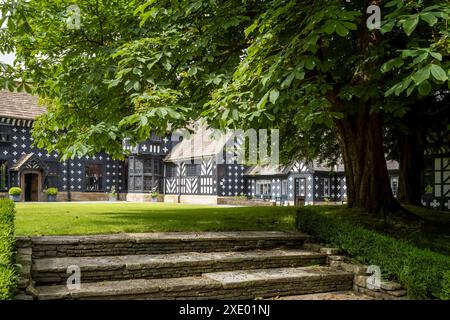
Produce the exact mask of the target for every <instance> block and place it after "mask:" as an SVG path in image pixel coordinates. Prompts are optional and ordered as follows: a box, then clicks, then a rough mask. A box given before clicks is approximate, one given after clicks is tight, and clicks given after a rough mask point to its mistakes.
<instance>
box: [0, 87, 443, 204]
mask: <svg viewBox="0 0 450 320" xmlns="http://www.w3.org/2000/svg"><path fill="white" fill-rule="evenodd" d="M44 112H45V109H44V108H43V107H40V106H39V105H38V103H37V99H36V98H35V97H33V96H31V95H28V94H25V93H11V92H7V91H0V196H7V192H8V190H9V189H10V188H11V187H15V186H17V187H20V188H21V189H22V190H23V192H22V195H21V200H22V201H45V200H46V196H45V193H44V191H45V190H46V189H47V188H50V187H55V188H57V189H58V190H59V194H58V200H60V201H78V200H107V199H108V198H109V196H108V193H109V192H111V190H112V189H114V190H116V192H117V193H118V199H121V200H130V201H143V200H148V199H150V197H151V193H154V192H158V193H159V194H160V200H163V201H167V202H181V203H208V204H217V203H224V201H222V200H224V199H231V198H235V197H239V198H244V197H245V198H248V199H251V200H254V201H266V202H275V203H277V204H279V205H294V204H304V205H312V204H320V203H328V202H332V203H342V202H344V201H345V200H346V190H347V187H346V184H345V182H346V181H345V172H344V167H343V165H338V166H334V167H330V166H327V165H324V164H323V163H320V162H319V161H312V162H305V161H292V163H290V164H289V165H278V166H261V165H256V166H246V165H243V164H240V163H238V161H237V159H236V157H235V155H234V154H231V156H230V153H229V151H227V148H226V147H227V146H229V145H230V144H231V145H234V144H238V142H237V141H235V140H234V139H235V137H234V136H232V135H224V136H223V137H222V138H221V139H213V138H210V136H211V135H210V134H211V131H208V130H207V129H205V128H201V130H198V131H197V132H195V133H194V134H192V135H191V136H189V137H188V138H185V139H183V135H180V134H177V133H168V134H166V135H164V136H159V135H156V134H153V133H152V135H151V136H150V137H149V138H148V139H147V140H146V141H143V142H141V143H139V144H137V145H135V146H131V145H128V144H127V143H126V141H125V143H124V146H125V149H126V150H127V151H128V157H127V158H126V160H125V161H118V160H114V159H112V157H111V156H109V155H108V154H105V153H99V154H97V155H94V156H85V157H81V158H75V159H71V160H67V161H64V162H61V161H60V158H59V155H58V154H57V153H55V152H48V151H46V150H42V149H39V148H37V147H36V146H35V145H34V144H33V142H34V141H33V137H32V135H31V128H32V125H33V122H34V119H35V118H36V117H38V116H39V115H41V114H43V113H44ZM387 165H388V170H389V173H390V177H391V187H392V190H393V192H394V194H396V192H397V188H398V163H396V162H394V161H388V163H387ZM423 204H424V205H426V206H429V207H432V208H435V209H440V210H449V209H450V157H449V156H448V155H439V156H436V157H430V158H429V160H427V163H426V166H425V173H424V196H423Z"/></svg>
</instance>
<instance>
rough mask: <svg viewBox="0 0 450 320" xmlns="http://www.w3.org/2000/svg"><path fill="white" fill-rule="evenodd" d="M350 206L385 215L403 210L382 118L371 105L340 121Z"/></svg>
mask: <svg viewBox="0 0 450 320" xmlns="http://www.w3.org/2000/svg"><path fill="white" fill-rule="evenodd" d="M336 126H337V132H338V139H339V143H340V145H341V148H342V155H343V159H344V165H345V176H346V185H347V199H348V205H349V206H350V207H356V208H361V209H364V210H365V211H367V212H369V213H376V214H383V215H386V214H388V213H392V212H396V211H398V210H400V209H401V207H400V204H399V203H398V202H397V200H396V199H395V198H394V196H393V194H392V190H391V186H390V182H389V175H388V170H387V166H386V159H385V156H384V149H383V141H382V120H381V117H380V115H379V114H377V113H370V106H369V105H366V106H363V107H361V109H360V111H359V112H358V113H356V114H351V115H347V116H346V117H345V118H343V119H341V120H338V121H337V123H336Z"/></svg>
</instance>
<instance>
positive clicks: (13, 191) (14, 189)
mask: <svg viewBox="0 0 450 320" xmlns="http://www.w3.org/2000/svg"><path fill="white" fill-rule="evenodd" d="M8 193H9V195H11V196H20V195H21V194H22V189H20V188H18V187H12V188H11V189H9V192H8Z"/></svg>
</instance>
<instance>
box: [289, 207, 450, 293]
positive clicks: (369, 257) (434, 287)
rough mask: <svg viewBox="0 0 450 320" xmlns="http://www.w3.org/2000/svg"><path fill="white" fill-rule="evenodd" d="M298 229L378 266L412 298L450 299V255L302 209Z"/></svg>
mask: <svg viewBox="0 0 450 320" xmlns="http://www.w3.org/2000/svg"><path fill="white" fill-rule="evenodd" d="M297 223H298V224H297V225H298V228H299V229H300V230H301V231H303V232H305V233H308V234H310V235H312V236H315V237H317V238H319V239H320V240H322V241H324V242H326V243H329V244H332V245H334V246H337V247H339V248H340V249H342V250H343V251H344V252H345V253H347V254H348V255H350V256H352V257H353V258H355V259H356V260H358V261H360V262H362V263H364V264H371V265H378V266H380V268H381V272H382V273H383V275H385V276H387V277H388V278H391V279H395V280H397V281H399V282H400V283H402V284H403V286H404V287H405V288H406V290H407V292H408V297H409V298H411V299H443V300H447V299H450V257H449V256H445V255H442V254H438V253H435V252H432V251H429V250H423V249H419V248H417V247H414V246H412V245H410V244H407V243H406V242H404V241H401V240H397V239H394V238H392V237H389V236H386V235H383V234H380V233H378V232H375V231H372V230H369V229H366V228H363V227H360V226H354V225H351V224H350V223H349V222H346V221H342V220H341V219H337V218H336V217H333V216H329V215H324V214H320V213H318V212H316V211H312V210H308V208H303V209H301V210H299V211H298V215H297Z"/></svg>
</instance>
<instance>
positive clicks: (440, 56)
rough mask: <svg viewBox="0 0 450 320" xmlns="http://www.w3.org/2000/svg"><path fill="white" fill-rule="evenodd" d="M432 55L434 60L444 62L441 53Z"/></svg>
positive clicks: (431, 53)
mask: <svg viewBox="0 0 450 320" xmlns="http://www.w3.org/2000/svg"><path fill="white" fill-rule="evenodd" d="M430 55H431V56H432V57H433V58H435V59H437V60H439V61H442V54H440V53H439V52H430Z"/></svg>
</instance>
